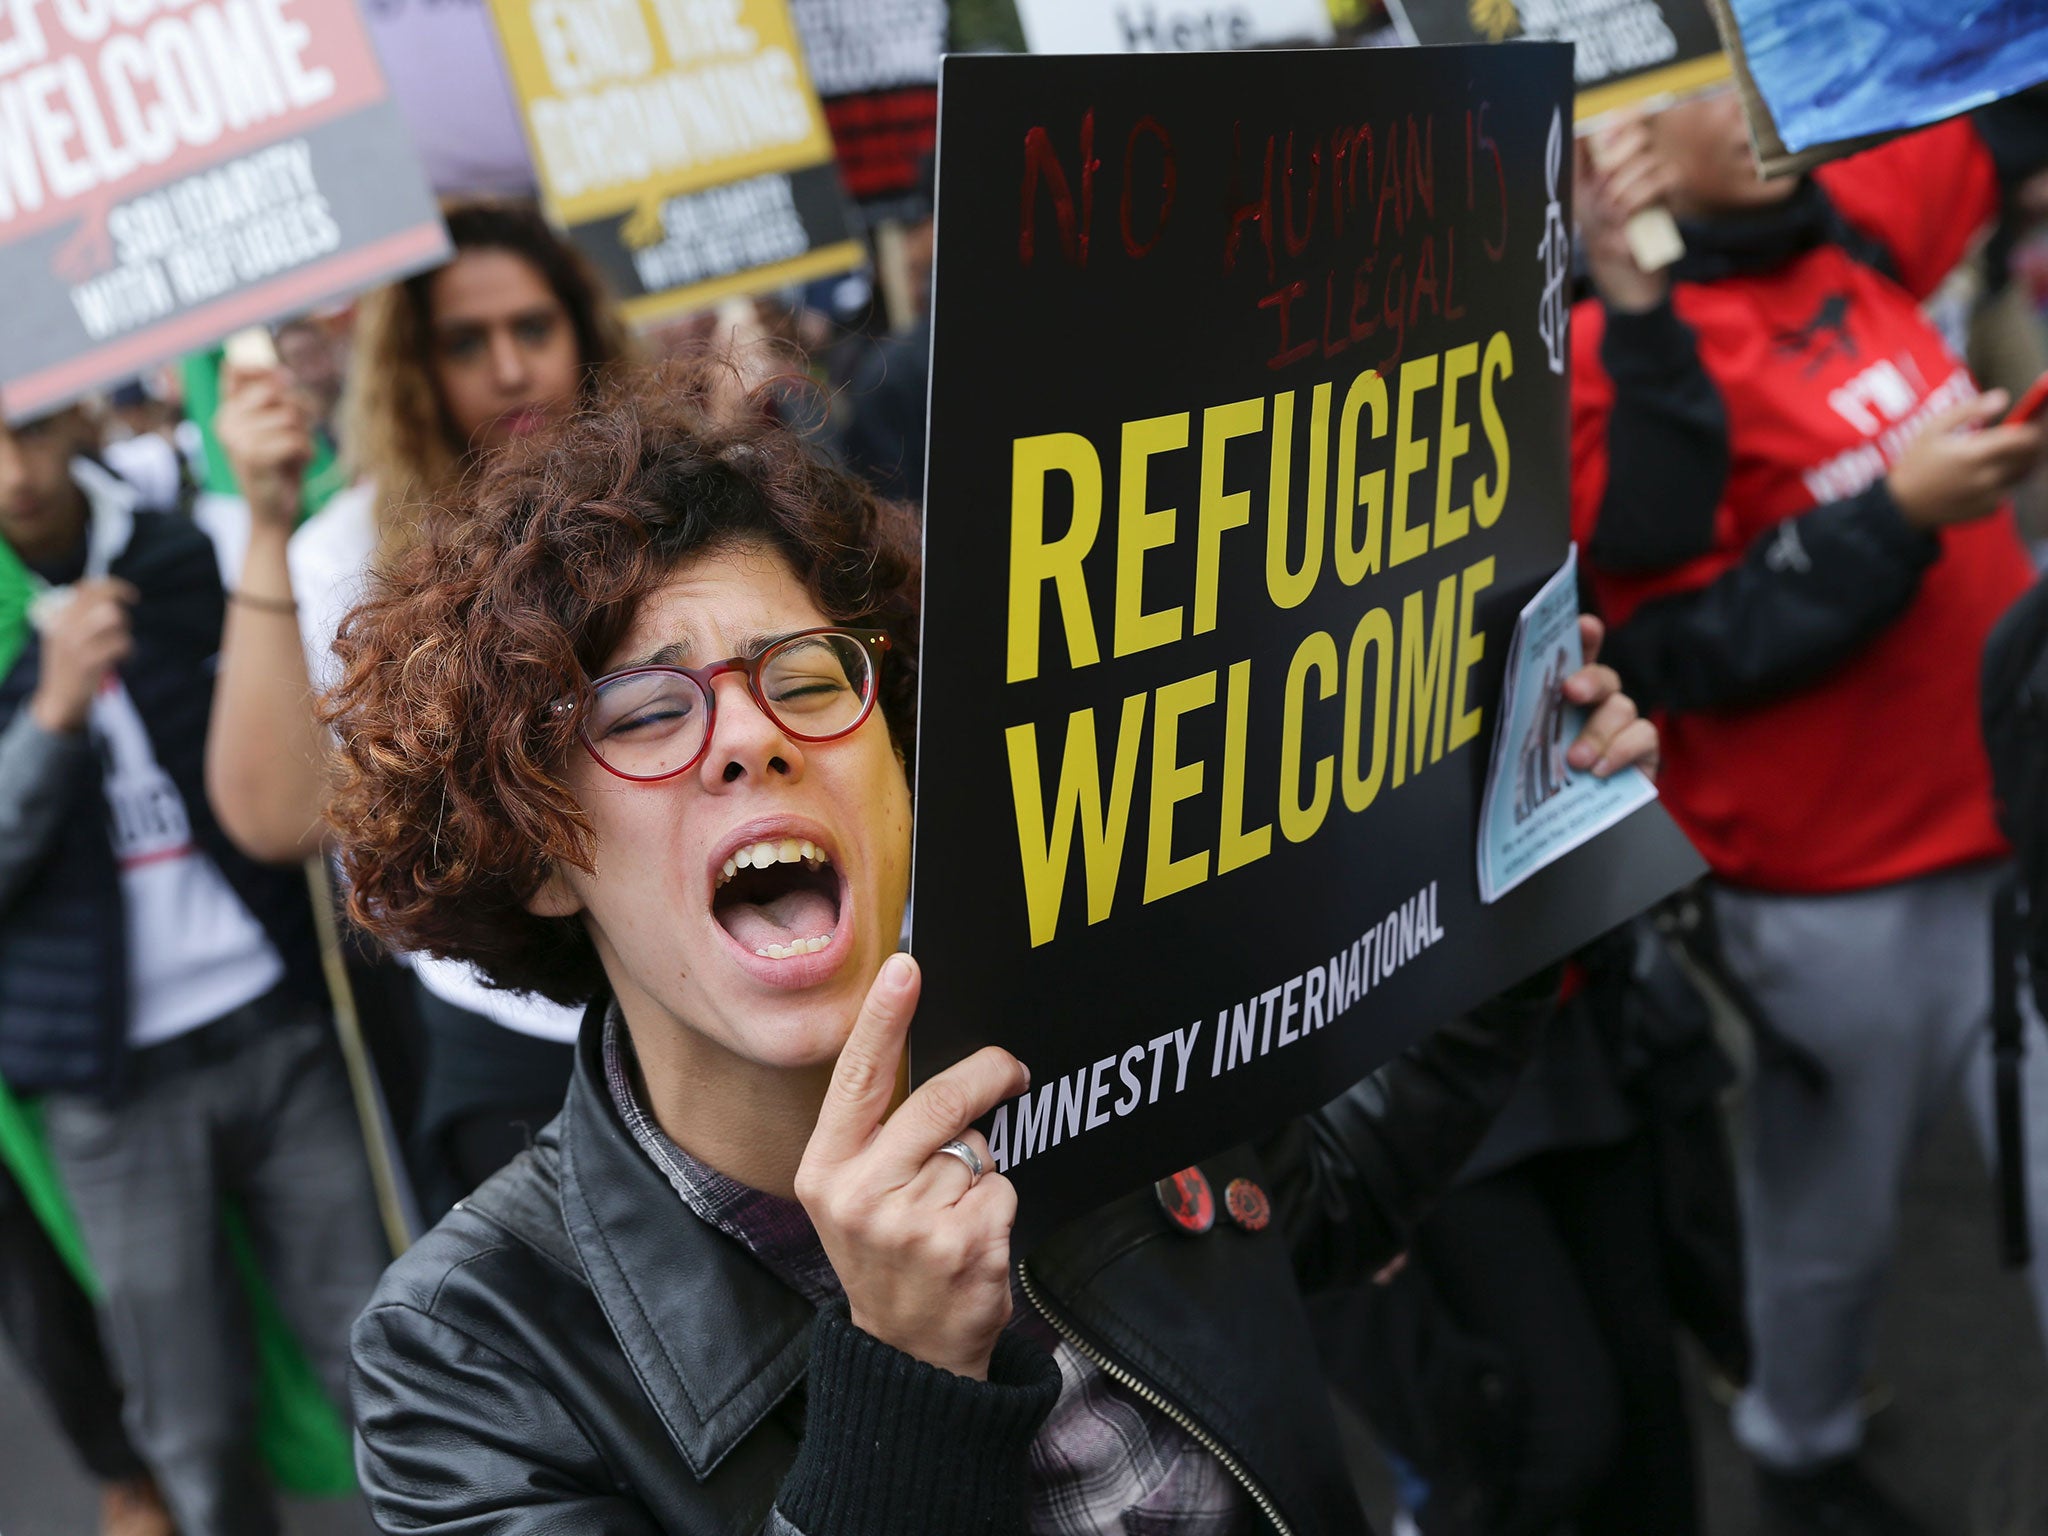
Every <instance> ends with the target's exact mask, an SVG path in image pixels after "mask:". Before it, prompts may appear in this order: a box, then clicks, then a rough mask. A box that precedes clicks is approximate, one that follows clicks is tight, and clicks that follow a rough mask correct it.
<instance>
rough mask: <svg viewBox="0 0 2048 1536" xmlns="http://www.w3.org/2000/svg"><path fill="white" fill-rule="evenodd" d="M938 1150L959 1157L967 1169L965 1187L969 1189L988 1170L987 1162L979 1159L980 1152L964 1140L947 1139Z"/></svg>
mask: <svg viewBox="0 0 2048 1536" xmlns="http://www.w3.org/2000/svg"><path fill="white" fill-rule="evenodd" d="M939 1152H940V1153H943V1154H944V1155H945V1156H947V1157H957V1158H959V1159H960V1164H961V1166H962V1167H964V1168H965V1169H966V1170H967V1187H968V1188H969V1189H972V1188H974V1186H975V1185H977V1184H979V1183H980V1182H981V1176H982V1175H983V1174H984V1173H987V1172H988V1164H986V1163H984V1162H983V1161H982V1160H981V1154H980V1153H979V1152H977V1151H975V1150H974V1148H972V1147H970V1146H969V1145H967V1143H966V1142H964V1141H958V1140H955V1141H949V1142H947V1143H946V1144H945V1145H944V1146H943V1147H941V1148H939Z"/></svg>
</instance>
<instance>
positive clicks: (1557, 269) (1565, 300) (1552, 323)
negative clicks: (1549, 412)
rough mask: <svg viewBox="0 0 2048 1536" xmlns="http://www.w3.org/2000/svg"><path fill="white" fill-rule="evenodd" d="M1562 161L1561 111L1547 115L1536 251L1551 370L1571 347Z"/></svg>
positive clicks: (1541, 330) (1541, 326) (1540, 326)
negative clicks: (1561, 197)
mask: <svg viewBox="0 0 2048 1536" xmlns="http://www.w3.org/2000/svg"><path fill="white" fill-rule="evenodd" d="M1563 165H1564V114H1563V113H1562V112H1555V113H1552V114H1551V118H1550V136H1549V138H1548V139H1546V140H1545V141H1544V145H1543V187H1544V190H1545V191H1546V192H1547V193H1548V194H1549V201H1548V202H1546V203H1545V204H1544V205H1543V238H1542V240H1540V241H1539V242H1537V246H1536V255H1537V256H1538V257H1539V258H1540V259H1541V260H1542V262H1543V307H1542V310H1541V311H1540V313H1539V314H1538V317H1537V321H1536V330H1537V334H1539V335H1540V336H1542V338H1543V351H1544V355H1545V357H1546V358H1548V360H1549V362H1550V371H1551V372H1552V373H1563V372H1564V360H1565V357H1566V355H1567V353H1568V352H1569V351H1570V350H1571V321H1572V303H1571V295H1570V294H1569V293H1568V292H1566V290H1565V284H1566V282H1567V281H1568V280H1569V279H1570V277H1571V265H1572V237H1571V232H1570V231H1569V230H1567V229H1566V228H1565V223H1564V208H1563V205H1562V204H1561V203H1559V201H1558V195H1557V178H1558V176H1559V174H1560V173H1561V172H1562V169H1563Z"/></svg>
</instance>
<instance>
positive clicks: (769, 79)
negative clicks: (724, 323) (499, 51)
mask: <svg viewBox="0 0 2048 1536" xmlns="http://www.w3.org/2000/svg"><path fill="white" fill-rule="evenodd" d="M491 12H492V15H493V17H494V19H495V20H496V23H497V27H498V35H499V38H500V40H501V41H502V42H503V45H504V49H505V57H506V61H507V64H508V65H509V68H510V72H511V78H512V83H513V88H514V90H515V91H516V92H517V94H518V97H519V103H520V109H521V112H522V114H523V115H524V118H525V122H526V131H527V138H528V140H529V142H530V143H531V144H532V146H533V155H534V163H535V166H536V168H537V169H538V171H539V175H540V184H541V190H542V193H543V195H544V197H545V198H546V201H547V205H548V209H549V212H550V213H551V214H552V215H553V217H554V218H555V219H556V220H557V221H558V222H560V223H561V224H562V225H563V226H564V227H565V228H566V229H567V231H568V233H569V235H570V237H571V238H572V239H573V240H575V241H576V243H577V244H578V245H579V246H581V247H582V248H583V249H584V251H585V252H586V254H588V255H589V256H590V257H591V258H592V260H594V261H595V262H596V263H597V264H598V266H599V267H600V268H601V269H602V270H603V271H604V273H605V275H606V277H607V278H608V279H609V280H610V281H611V282H612V284H613V286H614V287H615V289H616V290H617V291H618V293H619V294H620V296H621V297H622V298H623V299H624V300H625V302H626V308H627V311H628V313H629V314H631V315H633V316H634V318H636V319H644V318H648V317H650V316H651V315H653V314H656V313H659V312H661V311H666V310H674V309H682V308H689V307H695V306H697V305H701V304H705V303H709V302H711V301H713V300H715V299H717V298H720V297H723V296H724V295H726V294H729V293H732V292H736V291H745V290H750V289H760V288H765V287H772V286H775V285H777V284H780V283H786V282H791V281H796V280H799V279H802V278H806V277H812V276H817V275H820V274H823V273H827V272H833V271H840V270H844V269H846V268H848V267H853V266H857V265H859V264H860V262H861V260H862V251H861V248H860V245H859V243H858V241H856V240H855V239H854V238H853V233H852V228H851V225H850V223H849V220H848V216H847V212H846V207H845V202H844V197H843V194H842V193H841V191H840V187H839V178H838V170H837V167H836V165H835V164H834V162H833V158H832V141H831V137H830V135H829V133H828V132H827V130H826V126H825V117H824V113H823V111H822V109H821V108H820V107H819V105H818V98H817V94H816V92H815V91H814V90H813V89H812V87H811V82H810V77H809V74H808V72H807V70H806V68H805V64H804V58H803V51H802V48H801V46H800V45H799V43H798V41H797V36H796V30H795V27H794V25H793V24H792V22H791V20H790V14H789V8H788V5H787V3H786V0H491Z"/></svg>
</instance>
